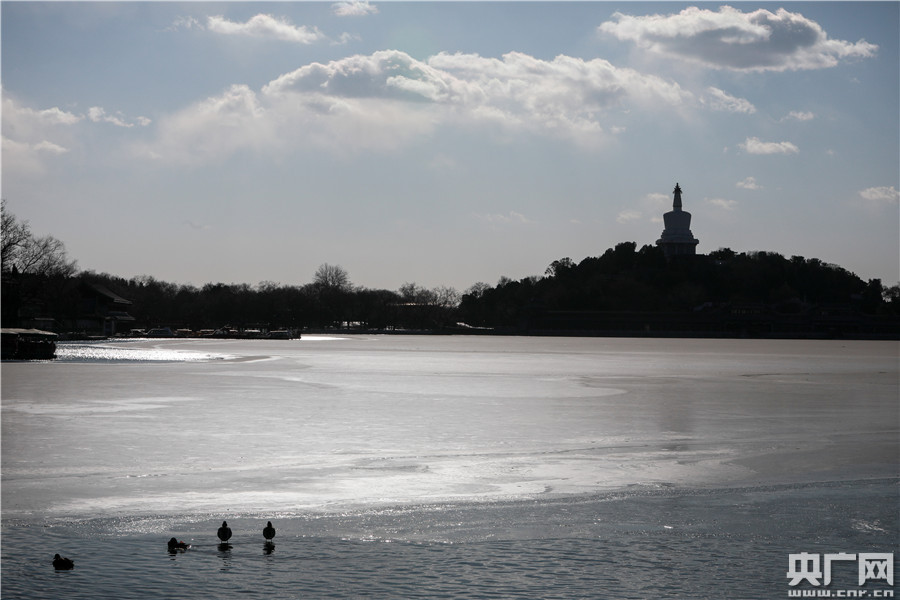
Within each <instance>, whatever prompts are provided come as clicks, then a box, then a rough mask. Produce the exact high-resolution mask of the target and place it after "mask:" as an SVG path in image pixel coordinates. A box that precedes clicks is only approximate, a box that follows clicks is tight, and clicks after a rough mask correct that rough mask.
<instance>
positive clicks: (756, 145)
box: [739, 137, 800, 154]
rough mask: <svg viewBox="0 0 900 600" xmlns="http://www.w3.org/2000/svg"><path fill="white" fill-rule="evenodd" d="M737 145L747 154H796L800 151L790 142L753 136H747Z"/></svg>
mask: <svg viewBox="0 0 900 600" xmlns="http://www.w3.org/2000/svg"><path fill="white" fill-rule="evenodd" d="M739 145H740V147H741V148H743V149H744V151H745V152H747V153H748V154H796V153H797V152H800V149H799V148H797V146H795V145H794V144H792V143H791V142H762V141H760V139H759V138H755V137H752V138H747V139H746V140H744V141H743V142H742V143H741V144H739Z"/></svg>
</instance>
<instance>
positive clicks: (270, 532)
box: [263, 521, 275, 540]
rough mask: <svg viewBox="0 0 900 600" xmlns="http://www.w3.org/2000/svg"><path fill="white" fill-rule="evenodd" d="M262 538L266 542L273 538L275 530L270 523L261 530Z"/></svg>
mask: <svg viewBox="0 0 900 600" xmlns="http://www.w3.org/2000/svg"><path fill="white" fill-rule="evenodd" d="M263 537H264V538H266V539H267V540H271V539H272V538H273V537H275V528H274V527H272V521H269V522H268V523H266V526H265V527H264V528H263Z"/></svg>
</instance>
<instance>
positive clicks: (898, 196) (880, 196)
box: [859, 186, 900, 204]
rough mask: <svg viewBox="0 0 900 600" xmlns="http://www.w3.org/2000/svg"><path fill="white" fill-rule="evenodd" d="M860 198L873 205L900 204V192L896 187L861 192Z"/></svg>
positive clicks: (871, 188)
mask: <svg viewBox="0 0 900 600" xmlns="http://www.w3.org/2000/svg"><path fill="white" fill-rule="evenodd" d="M859 196H860V198H862V199H863V200H866V201H868V202H870V203H872V204H897V203H900V191H898V190H897V189H896V188H895V187H894V186H890V187H888V186H881V187H870V188H866V189H864V190H860V192H859Z"/></svg>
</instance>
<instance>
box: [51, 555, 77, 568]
mask: <svg viewBox="0 0 900 600" xmlns="http://www.w3.org/2000/svg"><path fill="white" fill-rule="evenodd" d="M74 566H75V562H74V561H73V560H72V559H69V558H63V557H61V556H60V555H59V554H57V555H56V556H54V557H53V568H54V569H56V570H57V571H64V570H67V569H71V568H72V567H74Z"/></svg>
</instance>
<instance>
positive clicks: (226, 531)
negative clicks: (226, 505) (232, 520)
mask: <svg viewBox="0 0 900 600" xmlns="http://www.w3.org/2000/svg"><path fill="white" fill-rule="evenodd" d="M216 535H218V536H219V539H220V540H222V541H223V542H227V541H228V540H230V539H231V527H229V526H228V523H227V522H226V521H222V526H221V527H219V531H217V532H216Z"/></svg>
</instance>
